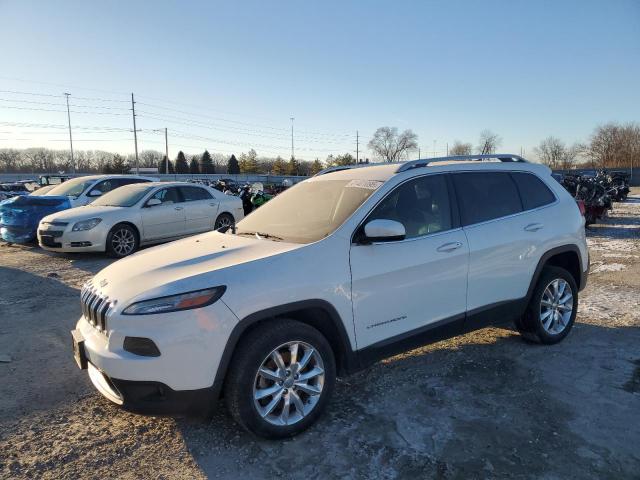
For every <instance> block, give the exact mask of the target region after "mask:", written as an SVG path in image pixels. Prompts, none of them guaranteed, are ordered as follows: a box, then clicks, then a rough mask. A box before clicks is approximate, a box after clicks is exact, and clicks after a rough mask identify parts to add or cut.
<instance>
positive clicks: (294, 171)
mask: <svg viewBox="0 0 640 480" xmlns="http://www.w3.org/2000/svg"><path fill="white" fill-rule="evenodd" d="M299 170H300V165H299V164H298V161H297V160H296V157H293V156H292V157H291V160H289V163H288V164H287V175H299V173H298V172H299Z"/></svg>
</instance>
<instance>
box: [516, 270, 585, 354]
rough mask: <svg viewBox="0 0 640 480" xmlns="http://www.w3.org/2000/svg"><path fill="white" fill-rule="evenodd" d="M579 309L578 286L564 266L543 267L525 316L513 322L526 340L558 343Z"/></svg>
mask: <svg viewBox="0 0 640 480" xmlns="http://www.w3.org/2000/svg"><path fill="white" fill-rule="evenodd" d="M577 311H578V286H577V284H576V281H575V279H574V278H573V276H572V275H571V274H570V273H569V272H567V271H566V270H565V269H564V268H560V267H545V269H544V270H543V271H542V274H541V275H540V278H539V279H538V283H537V284H536V287H535V290H534V291H533V295H532V296H531V300H530V301H529V305H528V306H527V310H526V312H525V314H524V316H523V317H522V318H520V319H518V321H517V322H516V327H517V328H518V330H519V331H520V334H521V335H522V336H523V337H524V338H525V339H526V340H529V341H533V342H536V343H544V344H547V345H550V344H553V343H558V342H560V341H561V340H563V339H564V338H565V337H566V336H567V335H568V334H569V332H570V331H571V328H572V327H573V323H574V322H575V319H576V314H577Z"/></svg>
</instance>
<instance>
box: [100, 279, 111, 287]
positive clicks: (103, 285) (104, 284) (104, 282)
mask: <svg viewBox="0 0 640 480" xmlns="http://www.w3.org/2000/svg"><path fill="white" fill-rule="evenodd" d="M108 283H109V281H108V280H107V279H106V278H103V279H102V280H100V288H104V287H106V286H107V284H108Z"/></svg>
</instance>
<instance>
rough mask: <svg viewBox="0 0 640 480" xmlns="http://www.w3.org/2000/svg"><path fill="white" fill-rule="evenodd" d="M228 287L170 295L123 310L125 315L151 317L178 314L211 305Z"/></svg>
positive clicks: (134, 304) (135, 304)
mask: <svg viewBox="0 0 640 480" xmlns="http://www.w3.org/2000/svg"><path fill="white" fill-rule="evenodd" d="M226 289H227V287H225V286H221V287H215V288H207V289H205V290H195V291H193V292H187V293H181V294H179V295H170V296H168V297H160V298H153V299H151V300H143V301H142V302H136V303H133V304H131V305H129V306H128V307H127V308H125V309H124V310H123V312H122V313H123V315H151V314H154V313H167V312H177V311H179V310H190V309H192V308H201V307H206V306H207V305H211V304H212V303H214V302H215V301H217V300H218V299H219V298H220V297H221V296H222V294H223V293H224V292H225V290H226Z"/></svg>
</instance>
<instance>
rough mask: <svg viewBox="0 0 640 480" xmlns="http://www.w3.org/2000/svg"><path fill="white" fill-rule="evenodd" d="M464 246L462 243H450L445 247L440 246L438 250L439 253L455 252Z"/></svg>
mask: <svg viewBox="0 0 640 480" xmlns="http://www.w3.org/2000/svg"><path fill="white" fill-rule="evenodd" d="M461 246H462V243H460V242H449V243H445V244H444V245H440V246H439V247H438V248H437V249H436V250H438V251H439V252H453V251H454V250H457V249H458V248H460V247H461Z"/></svg>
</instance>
